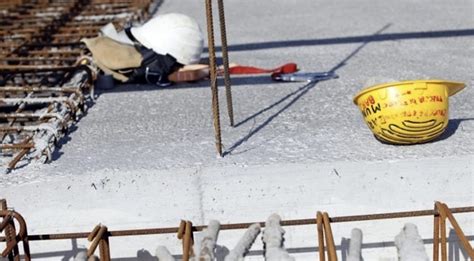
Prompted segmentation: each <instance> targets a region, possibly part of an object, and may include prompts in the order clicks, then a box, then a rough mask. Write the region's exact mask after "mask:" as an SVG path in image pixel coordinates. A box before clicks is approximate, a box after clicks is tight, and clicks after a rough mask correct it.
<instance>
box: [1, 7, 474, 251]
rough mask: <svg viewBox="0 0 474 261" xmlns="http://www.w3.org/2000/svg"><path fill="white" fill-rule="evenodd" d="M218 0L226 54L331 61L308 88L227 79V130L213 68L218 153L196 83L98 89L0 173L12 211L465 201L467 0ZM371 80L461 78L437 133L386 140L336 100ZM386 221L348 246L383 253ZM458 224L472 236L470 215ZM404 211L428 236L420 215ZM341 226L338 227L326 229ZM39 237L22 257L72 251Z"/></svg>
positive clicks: (96, 214) (103, 212)
mask: <svg viewBox="0 0 474 261" xmlns="http://www.w3.org/2000/svg"><path fill="white" fill-rule="evenodd" d="M225 4H226V12H227V13H226V14H227V25H228V41H229V43H230V51H231V52H230V58H231V62H236V63H240V64H245V65H254V66H261V67H268V68H271V67H275V66H277V65H280V64H283V63H286V62H296V63H297V64H298V65H299V67H300V68H301V69H302V70H303V71H319V72H321V71H329V70H335V72H336V73H337V74H338V75H339V76H340V77H339V78H338V79H332V80H328V81H324V82H319V83H317V84H316V85H314V86H305V85H304V84H303V83H276V82H272V81H271V79H270V78H269V77H268V76H242V77H234V78H233V79H232V82H233V97H234V106H235V107H234V112H235V120H236V123H237V125H238V126H237V127H235V128H231V127H229V126H228V124H227V123H228V119H227V117H226V116H225V115H226V110H225V99H224V96H223V94H224V89H223V88H222V82H220V86H221V88H220V90H219V91H220V94H221V112H222V123H223V132H222V135H223V142H224V144H225V149H226V151H227V152H228V154H227V155H226V156H225V157H224V158H218V157H216V152H215V148H214V135H213V127H212V119H211V99H210V97H211V92H210V88H209V84H208V82H206V81H203V82H199V83H194V84H186V85H177V86H174V87H171V88H166V89H160V88H156V87H154V86H130V85H128V86H119V87H117V88H116V89H114V90H112V91H108V92H104V93H102V94H101V95H100V96H99V97H98V99H97V101H96V103H95V104H94V105H93V106H92V107H91V108H90V109H89V111H88V114H87V115H86V116H85V117H84V118H82V119H81V120H80V122H79V123H78V124H77V128H76V129H75V130H73V131H72V132H71V134H70V135H69V136H68V137H67V138H66V139H65V140H63V145H62V146H61V147H60V148H59V150H58V151H57V152H56V153H55V160H54V161H53V162H52V163H51V164H47V165H37V166H33V165H30V166H27V167H24V168H20V169H18V170H16V171H13V172H12V173H10V174H8V175H0V198H2V197H4V198H7V199H8V200H9V202H10V205H12V206H15V208H16V209H17V210H19V211H20V212H22V213H24V215H25V217H26V218H27V220H28V221H29V228H30V229H31V231H32V233H43V232H51V231H53V232H73V231H77V230H86V229H89V228H92V227H93V226H94V225H95V224H96V223H97V222H99V221H100V222H103V223H104V224H107V225H109V228H111V229H127V228H135V227H138V228H143V227H150V226H155V227H158V226H173V225H175V224H177V221H178V220H179V218H188V219H191V220H193V221H195V224H203V223H206V222H207V221H208V220H209V219H212V218H218V219H219V220H220V221H222V222H224V223H225V222H242V221H256V220H264V219H265V218H266V217H267V216H268V215H269V214H271V213H273V212H278V213H279V214H281V215H282V216H283V217H284V218H310V217H312V216H313V214H314V213H315V211H316V210H325V211H328V212H329V213H330V214H333V215H351V214H366V213H375V212H383V211H388V212H389V211H407V210H416V209H426V208H432V205H433V201H434V200H442V201H445V202H446V203H448V205H450V206H453V207H456V206H465V205H472V203H473V202H474V178H473V177H474V166H473V155H474V146H473V145H474V141H473V137H474V103H473V102H472V101H473V99H474V90H473V88H472V84H473V74H472V73H473V71H474V70H473V69H474V18H473V13H474V2H473V1H463V0H461V1H456V2H452V1H451V2H449V1H428V0H419V1H412V0H401V1H368V0H342V1H319V0H318V1H314V0H294V1H282V0H278V1H277V0H265V1H242V0H227V1H225ZM168 12H183V13H186V14H188V15H191V16H193V17H195V18H196V19H197V20H198V21H199V23H200V24H201V26H202V28H205V17H204V14H205V12H204V3H203V1H192V0H179V1H171V0H169V1H164V3H163V4H162V6H161V7H160V10H159V13H168ZM216 31H218V30H216ZM217 39H219V35H218V34H217ZM374 78H391V79H399V80H409V79H433V78H435V79H446V80H453V81H461V82H465V83H466V84H467V88H466V89H465V90H464V91H462V92H461V93H459V94H457V95H455V96H453V97H452V98H450V122H449V126H448V129H447V131H446V132H445V133H444V134H443V135H442V137H441V138H440V139H438V140H436V141H433V142H430V143H427V144H420V145H413V146H393V145H387V144H382V143H380V142H379V141H377V140H376V139H375V138H374V137H373V136H372V134H371V132H370V130H369V129H368V128H367V126H366V125H365V123H364V122H363V119H362V115H361V114H360V112H359V110H358V108H357V107H356V106H355V105H354V104H353V103H352V98H353V96H354V95H355V94H356V93H357V92H358V91H359V90H361V89H362V88H364V87H365V86H366V83H367V82H368V81H372V80H373V79H374ZM59 176H61V177H59ZM92 184H94V186H92ZM18 191H23V193H21V194H20V193H18ZM275 195H278V197H277V198H276V197H275ZM51 211H53V212H54V213H55V215H54V216H53V217H51ZM46 217H47V218H46ZM45 218H46V219H45ZM45 220H47V222H45ZM418 221H420V220H418ZM402 222H404V221H403V220H396V221H392V223H390V222H389V221H386V223H384V224H389V225H380V226H375V225H373V224H372V223H370V224H368V223H365V224H364V225H361V224H357V225H361V226H363V227H364V228H365V229H367V230H364V233H367V234H364V242H371V243H372V244H371V246H377V247H373V248H374V249H371V248H370V247H365V248H364V249H363V252H364V257H365V258H366V259H367V260H375V259H374V258H375V257H377V256H378V257H380V256H381V255H380V253H381V252H383V253H384V255H385V256H395V249H394V248H393V247H392V248H390V246H391V245H390V244H389V243H387V242H391V241H390V240H392V239H393V237H391V235H393V236H394V235H395V234H396V233H398V231H399V229H400V228H401V226H402ZM430 222H431V221H430ZM460 222H461V223H462V224H461V225H462V226H463V227H464V229H465V231H467V233H469V235H472V234H473V231H474V223H473V219H472V215H470V216H469V215H466V216H462V217H461V218H460ZM390 224H391V225H390ZM417 224H418V225H419V227H420V229H421V233H422V236H423V238H425V239H429V237H430V235H431V229H432V224H431V223H429V222H419V223H417ZM352 226H353V224H352V223H351V224H348V225H347V226H344V227H343V229H340V227H339V230H337V231H336V232H335V235H336V240H337V241H338V242H339V240H340V239H341V237H343V236H344V235H346V236H347V235H349V231H350V229H352V228H353V227H352ZM305 229H306V228H305ZM311 229H313V228H311ZM288 231H289V232H288V238H287V241H286V243H287V244H288V246H289V248H290V249H292V251H293V252H292V253H293V254H295V255H296V254H300V255H302V256H305V255H306V257H308V260H309V259H312V260H313V259H314V258H315V257H316V253H315V252H314V250H315V249H314V245H315V241H314V240H315V237H314V234H313V233H311V234H308V233H307V231H306V232H305V231H303V229H299V230H298V229H297V228H294V229H293V228H290V229H289V230H288ZM298 231H299V232H298ZM312 231H313V230H312ZM381 231H383V233H382V232H381ZM366 235H367V241H365V240H366V239H365V236H366ZM309 237H311V239H309ZM174 238H175V237H174V235H169V236H166V237H164V238H161V239H160V240H161V241H156V240H155V238H152V237H150V238H146V239H141V241H134V242H133V244H132V243H130V242H128V241H127V240H128V239H120V240H119V239H116V241H114V242H116V243H114V244H115V245H114V246H113V248H114V249H115V251H116V252H113V255H114V256H116V257H123V258H132V257H134V254H135V253H136V249H137V248H138V247H145V246H144V245H145V244H146V247H147V249H148V250H149V251H151V252H153V247H155V246H156V244H157V242H161V243H162V244H165V245H171V244H172V243H173V244H174V241H173V240H175V239H174ZM234 239H236V237H232V236H230V238H229V240H228V241H225V240H226V239H224V241H225V242H235V241H233V240H234ZM311 240H313V241H311ZM387 240H388V241H387ZM48 243H49V244H51V245H48ZM48 243H41V244H36V245H35V246H36V248H35V249H34V251H36V252H35V253H36V255H37V257H44V259H48V258H49V259H50V260H57V255H60V254H58V253H59V252H58V249H63V250H64V253H66V254H68V255H72V253H73V252H74V251H77V242H72V243H73V247H72V250H71V242H69V241H68V242H59V241H58V242H48ZM81 244H82V245H81ZM81 244H80V245H79V247H85V243H81ZM169 247H171V248H172V249H173V251H174V252H173V253H179V251H180V250H179V245H176V244H174V245H173V246H169ZM173 247H174V248H173ZM379 248H380V249H379ZM386 248H390V250H389V251H387V249H386ZM75 249H76V250H75ZM380 250H381V251H380ZM458 250H459V249H458ZM55 251H56V252H55ZM377 251H378V252H377ZM61 253H63V252H61ZM371 253H372V254H371ZM55 255H56V256H55ZM254 259H255V260H259V255H258V254H255V258H254ZM260 259H261V258H260ZM303 259H304V258H303ZM124 260H126V259H124ZM298 260H300V259H298ZM387 260H389V259H387Z"/></svg>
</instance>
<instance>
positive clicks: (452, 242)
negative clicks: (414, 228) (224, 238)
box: [30, 229, 474, 261]
mask: <svg viewBox="0 0 474 261" xmlns="http://www.w3.org/2000/svg"><path fill="white" fill-rule="evenodd" d="M466 238H467V240H468V241H471V242H472V241H474V235H467V236H466ZM71 243H72V248H71V250H65V251H56V252H44V253H35V254H32V255H31V257H32V259H40V258H53V257H57V259H58V260H63V261H65V260H70V259H71V258H73V257H75V256H76V255H77V254H78V253H79V252H84V251H87V249H85V248H79V247H78V246H77V240H76V239H71ZM423 243H424V245H425V247H426V245H432V244H433V239H432V238H429V239H423ZM447 243H448V248H447V249H448V260H449V261H461V260H468V258H469V257H468V254H467V252H466V251H465V250H464V249H463V247H462V245H461V243H460V240H459V238H458V237H457V235H456V232H455V231H454V229H450V231H449V235H448V238H447ZM30 244H31V242H30ZM349 244H350V239H347V238H342V240H341V243H340V244H339V245H336V250H337V251H340V252H341V257H342V261H345V260H346V259H347V253H348V249H349ZM392 247H395V243H394V242H393V241H383V242H373V243H363V244H362V257H363V256H364V249H366V250H369V249H370V250H374V249H380V248H392ZM113 249H114V247H113V245H111V251H113ZM286 250H287V251H288V253H290V254H301V253H317V252H319V247H296V248H287V249H286ZM153 252H154V250H153ZM228 253H229V249H228V248H227V247H225V246H220V245H219V246H216V258H217V260H224V257H225V256H226V255H227V254H228ZM263 254H264V252H263V250H252V251H250V252H249V253H248V255H247V256H263ZM427 254H429V253H427ZM173 257H174V258H176V259H180V258H181V257H182V256H181V255H173ZM394 258H395V257H394ZM113 260H120V261H128V260H141V261H154V260H157V258H156V257H155V256H154V253H153V254H152V253H150V252H149V251H147V250H144V249H141V250H138V251H137V256H136V257H125V258H113Z"/></svg>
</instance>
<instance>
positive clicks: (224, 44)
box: [217, 0, 234, 127]
mask: <svg viewBox="0 0 474 261" xmlns="http://www.w3.org/2000/svg"><path fill="white" fill-rule="evenodd" d="M217 6H218V9H219V24H220V29H221V45H222V47H221V48H222V62H223V65H224V84H225V95H226V99H227V113H228V115H229V121H230V126H232V127H234V105H233V102H232V88H231V80H230V75H229V54H228V50H227V30H226V23H225V10H224V1H223V0H217Z"/></svg>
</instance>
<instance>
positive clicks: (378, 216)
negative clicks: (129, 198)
mask: <svg viewBox="0 0 474 261" xmlns="http://www.w3.org/2000/svg"><path fill="white" fill-rule="evenodd" d="M450 210H451V213H453V214H460V213H469V212H474V206H468V207H458V208H450ZM437 213H438V212H437V211H435V210H419V211H405V212H391V213H380V214H369V215H353V216H340V217H330V218H329V221H330V222H331V223H342V222H355V221H370V220H382V219H395V218H408V217H422V216H433V215H435V214H437ZM255 223H259V224H260V226H261V227H265V222H249V223H233V224H222V225H221V227H220V229H221V230H235V229H246V228H248V227H249V226H250V225H252V224H255ZM315 224H316V219H315V218H310V219H293V220H283V221H282V222H281V225H282V226H301V225H315ZM205 228H207V226H193V231H202V230H203V229H205ZM178 230H179V227H167V228H147V229H131V230H115V231H109V236H110V237H120V236H139V235H155V234H172V233H177V232H178ZM89 234H90V233H89V232H78V233H61V234H38V235H30V236H29V240H30V241H37V240H62V239H78V238H87V237H88V236H89ZM2 240H4V239H3V238H0V242H2Z"/></svg>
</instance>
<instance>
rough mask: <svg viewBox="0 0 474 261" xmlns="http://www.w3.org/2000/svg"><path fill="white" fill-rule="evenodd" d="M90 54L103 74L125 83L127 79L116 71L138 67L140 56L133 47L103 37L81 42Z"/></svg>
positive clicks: (86, 39) (140, 60)
mask: <svg viewBox="0 0 474 261" xmlns="http://www.w3.org/2000/svg"><path fill="white" fill-rule="evenodd" d="M81 41H82V42H83V43H85V44H86V46H87V48H88V49H89V50H90V51H91V53H92V58H93V59H94V62H95V63H96V64H97V66H99V68H100V69H102V70H103V71H104V72H105V73H107V74H111V75H112V76H113V77H114V78H115V79H117V80H119V81H122V82H125V81H127V80H128V77H127V76H125V75H123V74H121V73H120V72H119V71H117V70H121V69H127V68H136V67H140V64H141V62H142V59H143V57H142V55H141V54H140V53H139V52H138V51H137V50H136V49H135V47H134V46H132V45H128V44H123V43H119V42H117V41H114V40H112V39H111V38H108V37H105V36H99V37H95V38H84V39H82V40H81Z"/></svg>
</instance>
